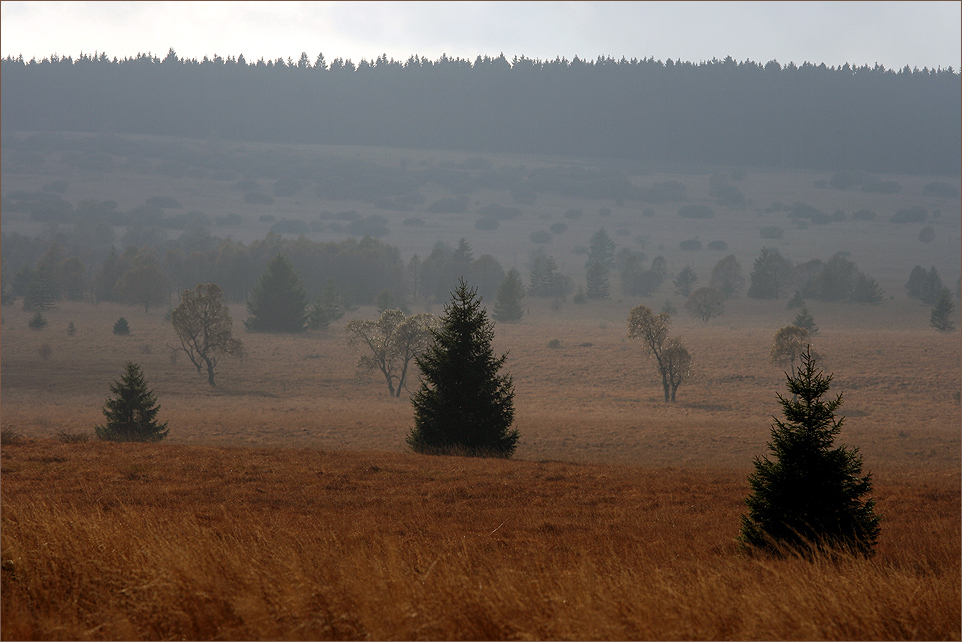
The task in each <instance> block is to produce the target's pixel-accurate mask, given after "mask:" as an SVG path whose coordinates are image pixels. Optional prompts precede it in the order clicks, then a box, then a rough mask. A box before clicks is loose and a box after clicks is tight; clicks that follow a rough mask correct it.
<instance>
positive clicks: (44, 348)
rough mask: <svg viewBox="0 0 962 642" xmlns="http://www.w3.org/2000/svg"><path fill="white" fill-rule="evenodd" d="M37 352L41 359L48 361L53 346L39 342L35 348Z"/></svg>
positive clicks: (51, 354)
mask: <svg viewBox="0 0 962 642" xmlns="http://www.w3.org/2000/svg"><path fill="white" fill-rule="evenodd" d="M37 354H38V355H40V360H41V361H50V357H52V356H53V348H51V347H50V344H49V343H44V344H41V345H40V347H39V348H37Z"/></svg>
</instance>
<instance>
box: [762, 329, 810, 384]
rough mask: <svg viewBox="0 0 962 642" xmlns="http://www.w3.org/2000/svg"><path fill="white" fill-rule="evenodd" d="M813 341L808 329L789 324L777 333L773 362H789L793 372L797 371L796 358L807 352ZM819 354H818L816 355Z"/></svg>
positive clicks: (773, 345) (773, 343)
mask: <svg viewBox="0 0 962 642" xmlns="http://www.w3.org/2000/svg"><path fill="white" fill-rule="evenodd" d="M810 341H811V335H809V333H808V330H805V329H804V328H799V327H798V326H795V325H787V326H785V327H784V328H782V329H781V330H779V331H778V332H776V333H775V340H774V341H773V342H772V352H771V356H772V363H774V364H779V363H785V362H786V361H787V362H788V363H789V366H790V368H791V372H792V373H794V372H795V360H796V359H798V358H799V356H800V355H801V354H802V353H803V352H805V349H806V348H807V347H808V344H809V342H810ZM816 356H817V355H816Z"/></svg>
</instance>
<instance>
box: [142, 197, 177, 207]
mask: <svg viewBox="0 0 962 642" xmlns="http://www.w3.org/2000/svg"><path fill="white" fill-rule="evenodd" d="M147 204H148V205H153V206H154V207H159V208H161V209H175V210H176V209H181V208H183V207H184V206H183V205H181V204H180V203H179V202H178V201H177V199H176V198H174V197H172V196H151V197H150V198H148V199H147Z"/></svg>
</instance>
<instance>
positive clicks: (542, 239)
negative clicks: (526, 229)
mask: <svg viewBox="0 0 962 642" xmlns="http://www.w3.org/2000/svg"><path fill="white" fill-rule="evenodd" d="M528 238H530V239H531V242H532V243H538V244H539V245H547V244H548V243H550V242H551V239H552V236H551V232H549V231H548V230H538V231H537V232H532V233H531V234H530V236H529V237H528Z"/></svg>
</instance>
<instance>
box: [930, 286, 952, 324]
mask: <svg viewBox="0 0 962 642" xmlns="http://www.w3.org/2000/svg"><path fill="white" fill-rule="evenodd" d="M954 314H955V305H953V304H952V295H951V294H949V290H948V288H942V292H941V293H940V294H939V298H938V299H937V300H936V301H935V305H934V306H932V315H931V317H930V318H929V325H931V326H932V327H933V328H935V329H936V330H938V331H939V332H952V331H953V330H955V324H954V323H952V317H953V316H954Z"/></svg>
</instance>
